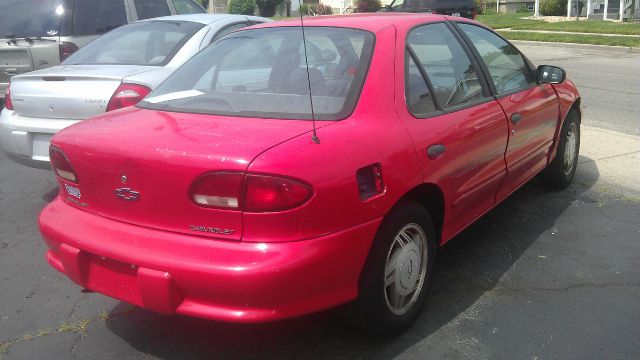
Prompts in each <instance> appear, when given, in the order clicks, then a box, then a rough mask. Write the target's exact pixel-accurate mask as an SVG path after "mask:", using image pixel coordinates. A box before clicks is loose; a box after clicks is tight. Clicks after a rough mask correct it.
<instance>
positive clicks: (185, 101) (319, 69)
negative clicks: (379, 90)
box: [139, 27, 374, 120]
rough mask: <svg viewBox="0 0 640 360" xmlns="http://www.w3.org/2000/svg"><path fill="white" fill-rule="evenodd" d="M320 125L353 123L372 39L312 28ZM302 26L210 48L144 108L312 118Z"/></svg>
mask: <svg viewBox="0 0 640 360" xmlns="http://www.w3.org/2000/svg"><path fill="white" fill-rule="evenodd" d="M305 34H306V43H307V54H308V58H309V75H308V78H309V80H310V82H311V95H312V96H313V105H314V112H315V115H316V119H318V120H339V119H343V118H346V117H347V116H348V115H349V114H351V112H352V111H353V109H354V108H355V104H356V102H357V100H358V97H359V95H360V90H361V89H362V85H363V83H364V78H365V75H366V72H367V69H368V66H369V61H370V59H371V54H372V52H373V42H374V36H373V34H371V33H369V32H367V31H362V30H355V29H346V28H328V27H305ZM308 78H307V68H306V65H305V61H304V48H303V42H302V32H301V31H300V28H299V27H280V28H268V29H255V30H244V31H238V32H235V33H232V34H229V35H227V36H226V37H224V38H222V39H220V40H219V41H218V42H216V43H214V44H212V45H211V46H209V47H207V48H206V49H205V50H203V51H201V52H200V53H199V54H198V55H196V56H194V57H193V58H192V59H191V60H190V61H189V62H187V63H186V64H185V65H183V66H182V67H181V68H180V69H178V70H177V71H176V72H175V73H174V74H173V75H171V76H170V77H169V78H168V79H167V80H166V81H165V82H164V83H162V85H160V86H159V87H158V88H157V89H156V90H154V91H153V93H151V94H150V95H149V96H148V97H147V98H146V99H145V101H144V102H142V103H140V105H139V106H141V107H144V108H149V109H156V110H164V111H178V112H188V113H202V114H216V115H230V116H242V117H262V118H280V119H311V107H310V101H309V83H308Z"/></svg>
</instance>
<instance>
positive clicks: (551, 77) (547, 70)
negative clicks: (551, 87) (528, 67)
mask: <svg viewBox="0 0 640 360" xmlns="http://www.w3.org/2000/svg"><path fill="white" fill-rule="evenodd" d="M566 77H567V73H566V71H564V69H562V68H559V67H557V66H552V65H540V66H538V82H539V83H540V84H560V83H562V82H563V81H564V79H566Z"/></svg>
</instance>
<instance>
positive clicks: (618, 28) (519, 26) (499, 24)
mask: <svg viewBox="0 0 640 360" xmlns="http://www.w3.org/2000/svg"><path fill="white" fill-rule="evenodd" d="M525 16H527V14H499V15H479V16H478V19H477V20H478V21H480V22H481V23H483V24H485V25H487V26H489V27H491V28H493V29H504V28H512V29H516V30H549V31H569V32H585V33H600V34H620V35H640V23H619V22H613V21H602V20H581V21H575V20H569V21H562V22H557V23H549V22H545V21H541V20H529V19H521V18H522V17H525Z"/></svg>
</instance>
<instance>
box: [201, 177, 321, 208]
mask: <svg viewBox="0 0 640 360" xmlns="http://www.w3.org/2000/svg"><path fill="white" fill-rule="evenodd" d="M311 195H313V191H312V190H311V187H309V186H308V185H306V184H303V183H302V182H299V181H296V180H293V179H289V178H284V177H278V176H271V175H256V174H248V175H245V174H242V173H226V172H216V173H209V174H205V175H202V176H200V177H199V178H197V179H196V180H195V181H194V182H193V184H192V185H191V189H190V190H189V196H190V197H191V200H192V201H193V202H194V203H195V204H196V205H198V206H203V207H209V208H216V209H225V210H237V211H246V212H277V211H285V210H290V209H293V208H296V207H298V206H300V205H302V204H304V203H305V202H307V200H309V199H310V198H311Z"/></svg>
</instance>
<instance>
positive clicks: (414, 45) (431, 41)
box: [406, 23, 485, 109]
mask: <svg viewBox="0 0 640 360" xmlns="http://www.w3.org/2000/svg"><path fill="white" fill-rule="evenodd" d="M407 46H408V48H409V49H410V50H411V51H413V53H414V54H415V55H416V60H417V62H418V63H417V64H416V65H417V66H421V67H422V68H423V69H424V71H425V73H426V74H427V76H428V80H429V81H430V83H431V84H430V85H431V86H432V88H433V89H432V90H433V93H434V96H435V98H436V100H437V103H438V105H439V106H440V107H442V108H443V109H447V108H450V107H454V106H458V105H462V104H465V103H470V102H473V101H476V100H479V99H482V98H484V97H485V96H484V94H483V92H482V85H481V82H480V79H479V77H478V70H477V69H476V67H475V66H474V65H473V63H472V62H471V61H470V60H469V57H468V56H467V54H466V52H465V51H464V49H463V48H462V45H461V44H460V42H458V40H457V39H456V37H455V36H454V35H453V33H452V32H451V30H449V28H448V27H447V26H446V25H445V24H444V23H437V24H429V25H424V26H420V27H417V28H415V29H413V30H412V31H411V32H410V33H409V36H408V37H407ZM409 75H411V74H410V73H409ZM409 75H408V76H409ZM410 80H411V79H407V80H406V81H407V82H409V81H410Z"/></svg>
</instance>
